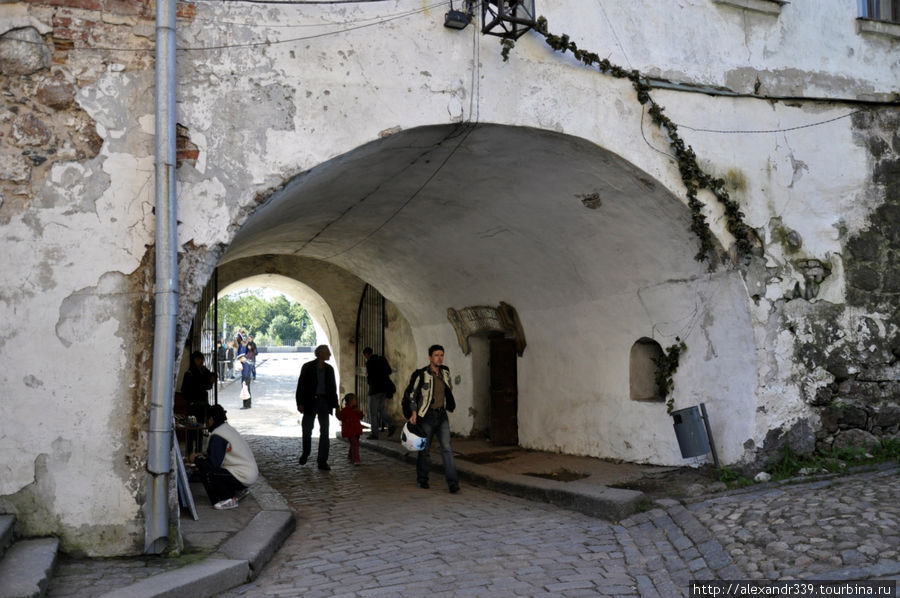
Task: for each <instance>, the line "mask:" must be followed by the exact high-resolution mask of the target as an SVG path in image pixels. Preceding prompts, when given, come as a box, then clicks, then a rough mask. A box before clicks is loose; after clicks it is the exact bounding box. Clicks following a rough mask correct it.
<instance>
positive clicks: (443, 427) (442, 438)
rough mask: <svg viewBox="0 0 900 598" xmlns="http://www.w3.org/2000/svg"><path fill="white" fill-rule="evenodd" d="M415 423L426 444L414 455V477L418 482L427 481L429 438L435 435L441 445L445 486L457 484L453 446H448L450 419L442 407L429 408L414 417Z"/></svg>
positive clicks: (429, 466) (429, 460) (429, 468)
mask: <svg viewBox="0 0 900 598" xmlns="http://www.w3.org/2000/svg"><path fill="white" fill-rule="evenodd" d="M416 423H417V424H418V425H419V428H421V430H422V432H423V433H424V434H425V438H426V440H427V444H426V445H425V449H424V450H421V451H419V454H418V456H417V457H416V479H417V481H418V482H419V483H422V482H427V481H428V472H429V470H431V453H430V449H431V440H432V439H433V438H434V437H435V436H437V439H438V443H440V445H441V459H443V461H444V477H446V478H447V486H448V487H450V486H455V485H458V484H459V477H458V476H457V475H456V462H455V461H454V460H453V447H451V446H450V420H449V419H447V412H446V411H445V410H444V409H438V410H435V409H429V410H428V411H427V412H426V413H425V416H424V417H419V418H417V419H416Z"/></svg>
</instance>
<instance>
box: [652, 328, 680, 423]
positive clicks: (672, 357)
mask: <svg viewBox="0 0 900 598" xmlns="http://www.w3.org/2000/svg"><path fill="white" fill-rule="evenodd" d="M675 341H676V342H675V344H674V345H672V346H671V347H669V348H668V349H666V350H665V351H664V352H663V354H662V355H660V356H659V357H656V358H654V359H653V363H655V364H656V388H657V390H658V391H659V396H660V398H662V399H665V398H666V397H668V400H667V401H666V412H667V413H672V409H674V407H675V397H674V396H670V394H671V392H672V389H674V388H675V382H674V381H673V378H674V376H675V372H676V370H678V360H679V358H680V357H681V354H682V353H684V352H685V351H687V345H686V344H684V341H683V340H681V339H680V338H678V337H677V336H676V337H675Z"/></svg>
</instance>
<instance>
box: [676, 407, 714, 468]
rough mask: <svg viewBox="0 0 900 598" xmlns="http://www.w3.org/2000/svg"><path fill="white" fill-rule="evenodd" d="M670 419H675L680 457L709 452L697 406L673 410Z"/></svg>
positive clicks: (697, 455) (707, 440) (704, 429)
mask: <svg viewBox="0 0 900 598" xmlns="http://www.w3.org/2000/svg"><path fill="white" fill-rule="evenodd" d="M672 419H674V420H675V423H674V425H675V437H676V438H677V439H678V447H679V448H680V449H681V456H682V458H684V459H687V458H689V457H699V456H701V455H705V454H706V453H708V452H709V450H710V449H709V438H708V437H707V435H706V426H705V425H704V423H703V417H702V416H701V414H700V408H699V407H697V406H696V405H694V406H693V407H687V408H686V409H679V410H678V411H673V412H672Z"/></svg>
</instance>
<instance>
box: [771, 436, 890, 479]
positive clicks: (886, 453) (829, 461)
mask: <svg viewBox="0 0 900 598" xmlns="http://www.w3.org/2000/svg"><path fill="white" fill-rule="evenodd" d="M895 460H896V461H900V441H898V440H896V439H894V438H883V439H882V440H881V442H880V443H879V444H878V445H876V446H871V447H868V448H866V447H861V446H852V447H847V448H842V449H829V450H824V451H817V452H815V453H813V454H811V455H798V454H797V453H796V452H795V451H794V450H793V449H792V448H791V447H789V446H785V447H784V448H783V449H782V450H781V454H780V455H779V456H778V457H775V458H773V459H770V460H769V461H768V463H766V467H765V470H766V471H767V472H769V473H770V474H772V479H774V480H783V479H787V478H792V477H795V476H797V475H798V474H799V472H800V470H801V469H804V468H805V469H807V470H809V471H811V472H815V473H824V472H827V473H840V472H842V471H844V470H845V469H847V467H851V466H854V465H870V464H873V463H882V462H885V461H895Z"/></svg>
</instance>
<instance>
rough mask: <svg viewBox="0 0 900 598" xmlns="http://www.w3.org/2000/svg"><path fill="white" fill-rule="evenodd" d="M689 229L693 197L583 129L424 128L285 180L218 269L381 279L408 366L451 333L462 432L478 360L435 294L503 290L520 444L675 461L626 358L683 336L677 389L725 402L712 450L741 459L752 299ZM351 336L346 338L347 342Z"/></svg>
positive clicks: (470, 417) (751, 371)
mask: <svg viewBox="0 0 900 598" xmlns="http://www.w3.org/2000/svg"><path fill="white" fill-rule="evenodd" d="M689 228H690V213H689V211H688V209H687V208H686V207H685V206H684V204H683V203H682V202H681V201H680V200H679V199H678V198H676V197H674V196H673V195H672V194H671V193H670V192H669V191H668V190H667V189H666V188H665V187H664V186H663V185H661V184H658V183H657V182H655V181H654V179H653V178H652V177H650V176H649V175H647V174H646V173H644V172H643V171H641V170H639V169H638V168H636V167H635V166H634V165H632V164H630V163H628V162H626V161H625V160H623V159H622V158H620V157H619V156H617V155H615V154H614V153H611V152H609V151H607V150H605V149H603V148H601V147H598V146H597V145H594V144H592V143H590V142H588V141H585V140H582V139H578V138H574V137H571V136H566V135H561V134H558V133H553V132H550V131H544V130H536V129H529V128H522V127H507V126H498V125H478V126H461V127H456V126H433V127H422V128H418V129H412V130H409V131H403V132H400V133H396V134H393V135H391V136H389V137H386V138H384V139H381V140H379V141H376V142H372V143H369V144H367V145H364V146H362V147H360V148H357V149H356V150H354V151H352V152H349V153H348V154H345V155H342V156H339V157H337V158H334V159H332V160H330V161H328V162H325V163H323V164H321V165H319V166H318V167H316V168H313V169H312V170H310V171H307V172H306V173H304V174H302V175H300V176H298V177H296V178H294V179H293V180H292V181H290V182H289V183H288V184H287V185H285V186H284V187H283V188H282V189H281V190H280V191H278V192H276V193H274V194H273V195H272V196H271V197H269V198H268V199H267V200H266V201H265V202H264V203H263V205H262V206H261V207H260V208H258V209H257V210H256V211H255V212H254V213H253V214H252V215H251V216H250V218H249V219H248V220H247V222H246V223H245V224H244V226H243V227H242V229H241V230H240V231H239V232H238V233H237V234H236V235H235V237H234V239H233V242H232V244H231V245H230V247H229V248H228V250H227V251H226V253H225V255H224V256H223V258H222V260H221V262H220V269H222V271H224V270H226V269H227V268H228V267H229V266H230V265H231V264H238V263H240V262H244V263H250V262H247V260H250V261H251V262H252V263H254V264H255V266H254V267H255V268H256V269H257V270H258V271H266V268H267V267H269V266H268V265H267V264H270V263H272V261H273V260H276V261H277V260H281V261H284V260H301V261H304V263H305V264H306V266H304V267H308V274H309V275H317V274H316V273H317V272H319V271H339V272H341V273H342V274H341V277H343V278H341V279H342V280H353V281H354V283H353V284H354V285H356V286H357V287H358V288H351V287H353V285H350V286H349V287H348V286H346V285H344V284H343V283H337V282H336V281H337V279H335V284H336V285H337V286H335V287H333V288H332V289H331V290H330V291H329V292H331V293H333V294H335V295H336V296H340V295H341V293H344V294H347V295H349V296H352V297H353V301H351V303H352V302H355V300H356V299H357V298H358V296H359V293H358V290H360V289H361V288H362V285H363V284H364V283H366V282H367V283H371V284H373V285H374V286H376V287H377V288H378V289H379V291H381V293H382V294H383V295H384V296H385V297H386V298H387V299H388V300H389V301H390V302H391V303H392V304H393V305H394V306H396V308H397V310H398V311H399V312H400V313H402V314H403V316H405V318H406V320H408V322H409V326H410V329H411V336H412V341H411V342H410V346H411V350H412V352H413V354H412V355H406V356H405V357H406V358H407V359H408V360H409V363H410V364H411V365H412V364H417V363H418V364H419V365H421V363H420V362H424V360H425V356H424V355H416V354H415V351H416V350H417V349H416V348H415V347H417V348H422V347H427V346H429V345H430V344H432V343H440V344H443V345H444V346H445V347H446V349H447V363H448V364H449V365H450V366H451V368H452V369H453V372H454V375H455V379H456V384H457V388H458V390H459V395H460V396H461V398H462V400H461V401H459V402H458V404H459V406H460V407H461V408H460V409H458V410H457V412H456V413H455V414H454V415H453V424H454V427H455V429H457V430H471V429H473V424H474V418H475V414H474V409H473V404H472V399H471V396H472V394H473V393H472V391H473V386H472V384H473V380H472V379H473V377H474V376H475V374H474V373H473V372H474V371H475V369H476V368H475V366H474V365H473V364H472V361H471V357H467V356H464V355H463V353H462V352H461V351H460V349H459V348H458V347H457V346H455V345H456V344H457V343H456V342H455V333H454V331H453V329H452V327H451V325H450V323H449V322H448V320H447V316H446V314H447V309H448V308H450V307H462V306H466V305H483V304H489V305H496V304H499V303H501V302H507V303H510V304H514V305H516V308H517V310H518V312H519V315H520V318H521V320H522V324H523V325H524V327H525V329H526V330H528V342H529V349H528V352H527V353H526V354H525V355H524V357H523V358H522V359H521V363H520V366H521V367H520V386H519V388H520V390H519V394H520V412H521V413H522V414H523V416H522V417H521V418H520V421H519V431H520V441H521V444H522V445H523V446H526V447H531V448H540V449H549V450H562V451H565V452H570V453H579V454H587V455H594V456H603V457H614V458H623V459H628V460H632V461H650V462H656V463H668V464H676V463H680V462H681V459H680V456H679V455H678V449H677V443H676V442H675V438H674V435H673V434H672V433H671V422H670V418H669V417H668V415H667V413H666V410H665V406H664V405H660V404H653V403H644V402H638V401H631V400H630V391H629V373H628V372H629V358H630V349H631V346H632V344H633V342H634V339H636V338H642V337H648V338H653V339H655V340H657V341H658V342H659V343H660V344H661V345H663V346H667V345H669V344H671V343H672V342H673V340H674V338H675V337H676V336H679V337H681V338H684V339H685V341H686V342H687V343H688V346H689V350H688V352H687V353H686V354H685V357H684V358H683V363H682V364H681V367H680V369H679V373H678V377H677V378H676V388H677V389H678V390H677V392H678V393H679V395H678V398H679V400H683V401H690V402H694V401H698V402H699V401H701V400H702V401H705V402H706V403H707V406H708V407H710V409H711V411H712V412H713V413H714V414H721V413H726V412H727V413H730V414H733V415H736V416H737V417H729V418H727V419H726V418H721V419H720V420H719V421H718V422H717V423H716V424H715V425H718V426H719V430H716V432H718V435H719V436H721V437H724V438H730V439H733V441H732V442H731V444H730V445H729V446H727V447H723V449H722V451H721V452H722V453H723V455H724V456H723V459H725V460H726V462H727V461H736V460H738V459H739V458H740V457H742V455H743V447H742V442H743V441H744V440H746V439H748V438H751V437H752V436H753V432H754V431H753V414H754V410H755V402H754V400H755V399H754V396H753V388H754V387H755V382H756V376H755V362H754V340H753V334H752V331H751V324H750V320H749V315H748V297H747V293H746V290H745V288H744V285H743V281H742V280H741V278H740V276H739V275H738V274H736V273H734V272H719V273H715V274H710V273H709V272H707V269H706V265H705V264H699V263H697V262H696V261H695V260H694V255H695V254H696V249H697V242H696V239H695V238H694V237H693V236H692V234H691V233H690V230H689ZM329 303H331V301H329ZM355 307H356V305H355V303H354V309H355ZM339 327H340V326H339ZM346 336H347V335H346V334H343V333H342V334H341V343H342V350H345V351H348V352H349V351H354V350H356V348H355V347H352V346H351V345H350V344H349V343H348V342H346V338H345V337H346ZM351 363H352V360H351ZM723 367H728V368H729V369H730V371H732V372H733V375H732V376H731V377H730V378H729V380H727V381H723V380H722V378H721V376H720V372H721V370H722V368H723ZM344 370H345V371H346V366H345V367H344ZM342 373H343V372H342ZM347 373H351V372H347ZM347 379H352V377H350V378H347ZM681 397H684V398H683V399H682V398H681ZM572 414H576V415H577V417H572ZM713 419H715V417H713Z"/></svg>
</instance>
